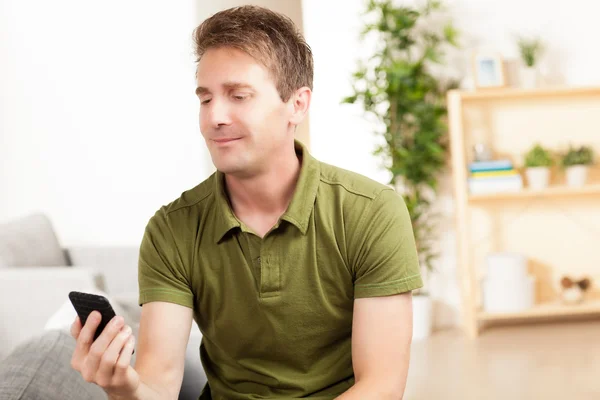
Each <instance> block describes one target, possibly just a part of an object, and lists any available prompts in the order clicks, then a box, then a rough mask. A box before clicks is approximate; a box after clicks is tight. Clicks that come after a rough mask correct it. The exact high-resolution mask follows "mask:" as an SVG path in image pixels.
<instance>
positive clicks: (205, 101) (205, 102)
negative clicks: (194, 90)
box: [200, 99, 211, 105]
mask: <svg viewBox="0 0 600 400" xmlns="http://www.w3.org/2000/svg"><path fill="white" fill-rule="evenodd" d="M210 100H211V99H206V100H200V104H203V105H206V104H208V103H209V102H210Z"/></svg>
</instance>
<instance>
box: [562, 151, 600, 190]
mask: <svg viewBox="0 0 600 400" xmlns="http://www.w3.org/2000/svg"><path fill="white" fill-rule="evenodd" d="M593 163H594V150H593V149H592V148H591V147H588V146H581V147H579V148H575V147H573V146H569V150H568V151H567V152H566V153H565V154H564V155H563V156H562V159H561V165H562V167H563V168H565V170H566V173H567V185H568V186H571V187H581V186H583V185H585V182H586V181H587V174H588V168H589V166H590V165H592V164H593Z"/></svg>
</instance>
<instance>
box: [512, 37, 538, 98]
mask: <svg viewBox="0 0 600 400" xmlns="http://www.w3.org/2000/svg"><path fill="white" fill-rule="evenodd" d="M517 46H518V47H519V54H520V55H521V60H522V61H523V64H524V65H523V66H522V67H521V74H520V75H521V86H522V87H524V88H526V89H532V88H535V87H537V85H538V71H537V68H536V65H537V62H538V61H539V56H540V53H541V51H542V43H541V41H540V39H539V38H525V37H522V36H520V37H519V38H518V39H517Z"/></svg>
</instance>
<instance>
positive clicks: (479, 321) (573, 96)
mask: <svg viewBox="0 0 600 400" xmlns="http://www.w3.org/2000/svg"><path fill="white" fill-rule="evenodd" d="M447 101H448V116H449V128H450V144H451V153H452V174H453V186H454V195H455V201H456V203H455V204H456V222H457V225H456V226H457V256H458V268H459V277H460V279H459V284H460V289H461V294H462V300H463V317H464V326H465V330H466V331H467V333H468V334H469V336H471V337H476V336H477V335H478V334H479V333H480V331H481V329H482V328H483V327H485V326H486V325H487V324H491V323H494V324H498V323H509V322H510V323H512V322H519V323H520V322H522V323H527V322H528V321H537V320H547V319H556V320H569V319H570V317H573V316H600V292H598V291H597V289H594V290H596V291H594V292H592V293H591V294H590V298H589V299H587V300H586V301H584V302H583V303H581V304H579V305H565V304H563V303H561V302H560V300H559V298H558V292H557V287H558V285H557V283H558V280H559V277H560V276H561V275H565V274H568V275H572V276H577V275H578V274H579V275H581V274H585V275H587V276H591V277H592V278H593V282H594V283H595V284H596V286H597V287H600V255H599V253H600V252H598V251H597V248H596V247H597V245H594V244H597V243H600V169H596V170H594V171H592V174H591V176H590V179H589V182H588V184H586V185H585V186H583V187H580V188H572V187H568V186H566V185H565V183H564V177H563V176H562V175H561V173H560V171H554V172H553V179H552V182H551V185H550V187H548V188H546V189H544V190H539V191H534V190H530V189H528V188H527V186H526V179H525V176H523V180H524V183H525V188H524V189H523V190H521V191H518V192H505V193H489V194H470V193H469V187H468V178H469V171H468V163H469V162H471V161H472V157H471V148H472V145H473V138H472V137H471V136H472V135H471V133H472V132H473V131H475V130H478V131H479V132H481V130H482V127H484V130H485V131H486V132H487V135H488V138H487V141H488V143H489V144H490V147H491V148H492V150H493V152H494V155H495V158H503V159H505V158H508V159H511V160H512V161H513V164H514V165H515V167H517V169H520V168H521V167H522V159H523V156H524V154H525V152H526V151H527V150H528V149H529V148H531V146H533V144H534V143H541V144H542V145H544V146H546V147H549V148H553V149H555V150H557V151H562V150H564V149H565V147H566V146H567V145H568V144H571V143H576V144H577V143H581V144H584V143H585V144H587V145H592V146H593V147H594V148H595V150H596V153H597V154H600V87H562V88H546V89H535V90H521V89H513V88H510V89H508V88H507V89H494V90H482V91H460V90H453V91H450V92H449V93H448V97H447ZM520 172H522V170H521V171H520ZM596 199H597V201H596ZM554 203H557V204H560V208H552V207H553V206H554V205H555V204H554ZM522 209H526V210H527V211H526V212H525V211H522ZM516 210H520V211H516ZM565 210H567V211H568V213H566V212H565ZM577 213H579V214H580V215H571V214H577ZM506 215H509V216H510V218H509V217H506ZM515 221H516V222H515ZM511 224H512V225H511ZM578 224H579V225H578ZM584 224H587V225H586V226H584ZM595 226H597V227H598V228H597V232H598V236H597V237H594V234H595V233H594V232H592V230H593V227H595ZM590 227H592V228H590ZM481 232H484V233H481ZM496 251H515V252H519V253H522V254H523V253H524V254H525V255H526V256H527V257H528V259H529V260H530V272H531V273H532V274H533V275H535V276H536V278H537V286H536V292H537V293H536V294H537V301H536V304H535V306H534V307H532V308H531V309H529V310H524V311H522V312H515V313H489V312H486V311H485V310H483V308H482V301H481V299H482V295H481V286H480V279H481V271H482V267H483V265H484V262H483V259H484V257H485V254H488V253H489V252H496ZM594 278H595V279H594ZM594 283H593V284H594Z"/></svg>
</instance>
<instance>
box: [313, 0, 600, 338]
mask: <svg viewBox="0 0 600 400" xmlns="http://www.w3.org/2000/svg"><path fill="white" fill-rule="evenodd" d="M365 3H366V1H364V0H344V2H343V5H342V2H341V1H322V0H304V1H303V18H304V31H305V35H306V38H307V40H308V43H309V44H310V45H311V47H312V49H313V53H314V57H315V90H314V97H313V103H312V106H311V120H310V132H311V144H312V146H311V149H312V153H313V154H314V155H315V156H316V157H317V158H319V159H321V160H322V161H325V162H329V163H331V164H334V165H337V166H340V167H343V168H347V169H350V170H353V171H356V172H358V173H362V174H364V175H366V176H368V177H370V178H373V179H375V180H378V181H380V182H382V183H387V181H388V179H389V174H388V173H387V172H386V171H384V170H382V169H380V168H379V161H378V160H377V159H376V158H375V157H374V156H372V154H371V153H372V150H373V149H374V146H375V141H376V139H375V138H374V136H373V134H372V130H373V124H372V123H369V122H368V121H366V119H365V118H364V116H363V114H362V112H361V109H360V107H358V106H355V105H340V100H341V99H342V97H343V96H346V95H349V94H350V93H351V85H350V75H351V73H352V72H353V71H354V69H355V66H356V60H357V59H358V58H359V57H362V56H364V55H365V54H370V51H372V49H373V45H372V43H371V44H369V43H361V42H359V40H358V33H359V31H360V29H361V28H362V25H363V23H364V22H363V21H362V20H361V16H360V15H361V13H362V12H363V11H364V5H365ZM398 3H399V4H414V3H415V1H414V0H409V1H398ZM446 4H447V5H448V6H449V7H450V10H449V11H450V12H451V14H452V15H453V17H454V21H455V23H456V25H457V26H458V28H459V29H460V30H461V31H462V32H463V34H464V37H463V43H464V50H463V51H462V52H461V53H460V57H459V58H457V59H456V58H455V59H452V63H453V65H452V66H453V67H454V69H456V70H458V71H461V72H462V73H468V69H469V56H470V52H471V51H472V50H476V49H487V50H496V51H499V52H501V53H502V54H503V56H504V57H506V58H507V59H511V58H512V59H514V58H515V57H517V56H518V52H517V49H516V46H515V44H514V41H513V34H516V33H525V34H536V33H537V34H540V35H541V37H542V38H543V39H544V40H545V41H546V42H547V44H546V47H547V51H546V55H545V57H544V59H543V62H542V65H541V69H542V71H543V72H544V73H545V74H546V78H547V79H546V80H547V81H548V82H550V83H566V84H572V85H585V84H587V85H598V84H600V75H599V74H598V72H597V71H599V70H600V53H598V52H597V51H595V50H594V44H593V42H594V39H593V38H595V37H599V36H600V24H598V23H597V16H598V15H599V14H600V3H599V2H597V1H595V0H574V1H571V2H569V3H568V4H565V3H560V2H548V1H543V0H528V1H522V0H506V1H496V0H454V1H446ZM453 206H454V205H453V199H452V195H451V186H450V182H449V181H448V179H447V177H446V178H444V180H443V182H442V190H441V193H440V200H439V201H438V204H437V207H438V209H439V210H440V211H441V212H442V213H443V215H444V219H443V223H442V226H441V233H442V237H441V238H440V242H439V247H440V250H441V251H442V257H441V258H440V259H439V260H438V263H437V270H438V273H437V275H436V276H435V277H434V278H433V279H432V282H431V288H432V290H433V293H434V297H435V298H436V300H437V320H436V325H437V326H438V327H441V326H445V325H453V324H455V323H457V322H458V321H459V318H460V294H459V290H458V286H457V279H456V253H455V235H454V230H453V222H454V215H453Z"/></svg>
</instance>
